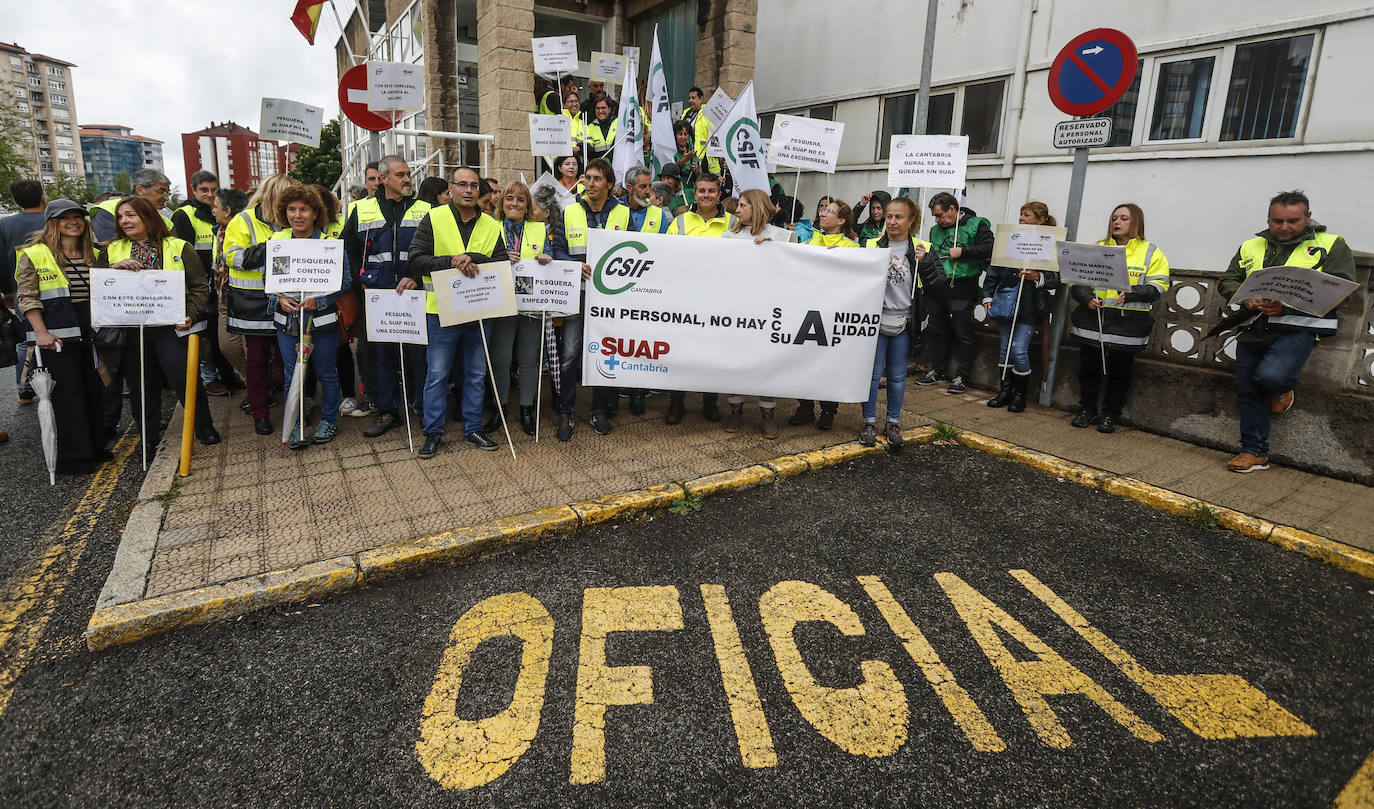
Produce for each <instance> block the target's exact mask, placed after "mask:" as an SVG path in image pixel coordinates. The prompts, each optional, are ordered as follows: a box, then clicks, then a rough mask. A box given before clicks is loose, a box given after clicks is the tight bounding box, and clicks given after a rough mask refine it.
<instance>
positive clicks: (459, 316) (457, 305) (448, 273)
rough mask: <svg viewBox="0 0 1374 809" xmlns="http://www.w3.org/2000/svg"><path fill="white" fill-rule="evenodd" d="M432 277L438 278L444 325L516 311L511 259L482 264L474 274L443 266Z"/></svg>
mask: <svg viewBox="0 0 1374 809" xmlns="http://www.w3.org/2000/svg"><path fill="white" fill-rule="evenodd" d="M430 278H432V279H433V280H434V303H435V305H436V307H437V308H438V309H439V325H440V326H458V325H461V324H463V323H471V322H473V321H474V320H480V319H482V318H488V317H505V316H506V315H513V314H515V287H514V284H513V281H512V278H511V272H510V262H509V261H491V262H488V263H486V264H478V265H477V275H476V276H475V277H473V278H469V277H467V276H466V275H463V273H462V272H461V271H459V270H442V271H440V272H436V273H434V274H433V275H431V276H430Z"/></svg>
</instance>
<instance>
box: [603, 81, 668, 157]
mask: <svg viewBox="0 0 1374 809" xmlns="http://www.w3.org/2000/svg"><path fill="white" fill-rule="evenodd" d="M620 97H621V98H622V99H624V101H623V102H622V103H621V105H620V121H619V122H618V123H617V124H616V130H615V156H614V158H613V160H614V162H613V163H612V165H611V168H613V169H615V176H616V177H617V178H618V179H619V180H620V181H621V182H624V181H625V172H627V171H629V170H630V169H631V168H632V167H634V166H642V165H644V118H643V115H642V114H641V113H640V110H639V66H638V65H636V64H635V63H634V62H633V61H630V62H629V66H628V69H627V70H626V71H625V87H624V89H623V90H622V92H621V93H620ZM654 179H658V175H654Z"/></svg>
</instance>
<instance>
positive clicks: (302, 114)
mask: <svg viewBox="0 0 1374 809" xmlns="http://www.w3.org/2000/svg"><path fill="white" fill-rule="evenodd" d="M323 123H324V108H323V107H313V106H311V105H309V104H302V103H301V102H299V101H289V100H287V99H285V98H264V99H263V100H262V113H261V115H259V116H258V137H259V138H261V139H262V140H289V141H291V142H292V143H299V144H301V145H303V146H313V147H316V148H318V147H319V145H320V125H321V124H323Z"/></svg>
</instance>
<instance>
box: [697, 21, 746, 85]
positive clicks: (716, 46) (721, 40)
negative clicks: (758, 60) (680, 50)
mask: <svg viewBox="0 0 1374 809" xmlns="http://www.w3.org/2000/svg"><path fill="white" fill-rule="evenodd" d="M757 17H758V0H698V6H697V65H696V74H695V75H696V81H695V84H696V85H697V86H699V87H701V88H702V89H704V90H705V91H706V95H707V97H710V95H711V93H713V92H715V88H716V87H723V88H725V92H727V93H729V94H730V97H731V98H737V97H739V94H740V91H742V90H743V89H744V87H745V85H746V84H748V83H749V82H750V81H752V80H753V78H754V46H755V37H754V33H755V27H756V26H755V22H756V19H757Z"/></svg>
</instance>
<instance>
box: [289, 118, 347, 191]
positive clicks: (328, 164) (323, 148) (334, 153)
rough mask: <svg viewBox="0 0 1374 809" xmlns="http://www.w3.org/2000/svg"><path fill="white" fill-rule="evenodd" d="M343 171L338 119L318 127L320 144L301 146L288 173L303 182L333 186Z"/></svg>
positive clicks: (327, 186)
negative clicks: (316, 145) (316, 146)
mask: <svg viewBox="0 0 1374 809" xmlns="http://www.w3.org/2000/svg"><path fill="white" fill-rule="evenodd" d="M342 173H343V155H342V153H341V152H340V151H339V119H337V118H335V119H334V120H332V121H330V122H328V123H326V124H325V125H324V126H323V127H322V128H321V129H320V146H319V148H314V147H311V146H302V147H301V150H300V151H299V152H297V153H296V159H295V160H293V161H292V162H291V171H290V175H291V177H292V178H293V179H296V180H299V181H300V182H303V183H319V184H320V185H322V186H324V187H326V188H333V187H334V183H337V182H338V181H339V175H340V174H342Z"/></svg>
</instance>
